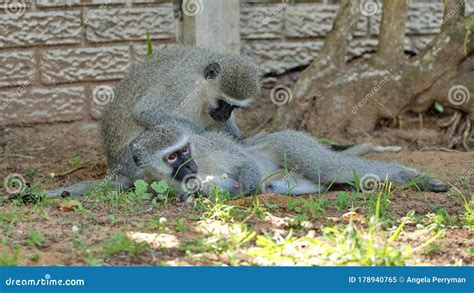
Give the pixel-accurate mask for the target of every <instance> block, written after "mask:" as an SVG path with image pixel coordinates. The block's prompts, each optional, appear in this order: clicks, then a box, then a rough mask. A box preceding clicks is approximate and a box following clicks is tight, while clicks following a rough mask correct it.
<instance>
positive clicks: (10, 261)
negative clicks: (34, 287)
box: [0, 248, 20, 266]
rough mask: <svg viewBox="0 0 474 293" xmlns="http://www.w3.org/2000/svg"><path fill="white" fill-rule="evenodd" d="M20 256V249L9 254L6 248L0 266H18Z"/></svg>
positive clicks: (1, 256) (0, 257)
mask: <svg viewBox="0 0 474 293" xmlns="http://www.w3.org/2000/svg"><path fill="white" fill-rule="evenodd" d="M19 254H20V250H19V249H15V250H14V251H13V252H12V253H9V252H8V249H7V248H4V249H3V251H2V252H1V253H0V266H17V265H18V258H19Z"/></svg>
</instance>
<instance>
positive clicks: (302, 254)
mask: <svg viewBox="0 0 474 293" xmlns="http://www.w3.org/2000/svg"><path fill="white" fill-rule="evenodd" d="M382 196H383V195H382V192H378V195H377V200H376V201H375V211H374V215H373V216H371V217H370V220H369V223H368V227H367V228H364V227H363V226H362V227H359V226H357V225H355V224H353V223H352V222H350V223H349V224H348V225H338V226H335V227H325V228H323V229H322V236H320V237H315V238H312V237H294V236H293V235H292V233H291V232H290V233H289V234H288V235H287V236H286V237H282V236H280V235H278V234H277V235H274V236H273V237H268V236H264V235H259V236H257V242H256V244H257V247H255V248H251V249H249V250H248V251H247V253H248V255H249V256H252V257H254V258H255V262H257V263H258V264H264V265H272V264H278V265H282V264H283V265H293V264H297V265H352V264H356V265H369V266H373V265H385V266H394V265H398V266H400V265H406V264H407V262H408V261H409V260H410V259H411V258H412V257H413V252H414V251H417V250H421V249H424V248H425V247H427V246H428V245H430V244H432V242H433V241H434V240H435V239H437V238H438V237H439V236H441V235H442V233H443V232H442V231H441V232H438V233H437V234H436V235H435V236H433V237H431V238H430V239H429V240H428V241H426V242H425V243H423V244H422V245H421V246H419V247H416V248H412V247H411V246H408V245H404V246H399V245H393V244H394V243H395V242H396V241H397V240H398V239H399V236H400V234H401V232H402V231H403V229H404V226H405V224H406V222H407V220H408V219H409V217H404V218H403V219H402V220H401V221H400V224H399V225H398V227H397V228H396V229H395V230H394V231H392V232H385V231H383V230H382V229H381V226H382V225H381V222H380V210H381V203H382Z"/></svg>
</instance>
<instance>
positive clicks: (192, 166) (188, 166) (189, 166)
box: [173, 160, 198, 182]
mask: <svg viewBox="0 0 474 293" xmlns="http://www.w3.org/2000/svg"><path fill="white" fill-rule="evenodd" d="M197 172H198V166H197V165H196V163H195V162H194V160H189V161H188V162H186V163H185V164H183V165H182V166H181V167H180V168H179V169H178V170H176V172H175V174H173V175H174V176H173V177H174V178H175V179H176V180H178V181H180V182H181V181H183V179H184V177H186V176H188V175H193V174H197Z"/></svg>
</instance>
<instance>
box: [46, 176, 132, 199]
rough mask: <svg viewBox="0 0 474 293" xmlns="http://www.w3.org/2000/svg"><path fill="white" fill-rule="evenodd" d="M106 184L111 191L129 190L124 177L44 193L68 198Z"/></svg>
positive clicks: (94, 181) (83, 183)
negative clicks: (109, 186)
mask: <svg viewBox="0 0 474 293" xmlns="http://www.w3.org/2000/svg"><path fill="white" fill-rule="evenodd" d="M106 184H110V185H111V187H112V189H114V190H116V189H120V190H125V189H128V188H130V187H131V186H130V181H129V180H128V179H127V178H125V177H117V178H116V180H85V181H81V182H78V183H76V184H73V185H71V186H68V187H61V188H56V189H52V190H47V191H45V195H46V196H47V197H51V198H55V197H69V196H73V197H74V196H82V195H84V194H85V193H86V192H87V191H88V190H91V189H95V188H98V187H102V186H104V185H106Z"/></svg>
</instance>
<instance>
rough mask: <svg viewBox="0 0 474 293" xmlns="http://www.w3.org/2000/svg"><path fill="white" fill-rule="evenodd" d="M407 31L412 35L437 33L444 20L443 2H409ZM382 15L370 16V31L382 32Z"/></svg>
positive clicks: (372, 32)
mask: <svg viewBox="0 0 474 293" xmlns="http://www.w3.org/2000/svg"><path fill="white" fill-rule="evenodd" d="M409 5H410V6H409V10H408V16H407V24H406V33H407V34H411V35H415V34H416V35H419V34H437V33H438V32H439V31H440V27H441V22H442V21H443V3H442V2H439V3H411V2H410V3H409ZM380 21H381V15H380V14H377V15H374V16H370V17H369V22H370V33H371V34H375V35H378V34H379V32H380Z"/></svg>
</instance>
